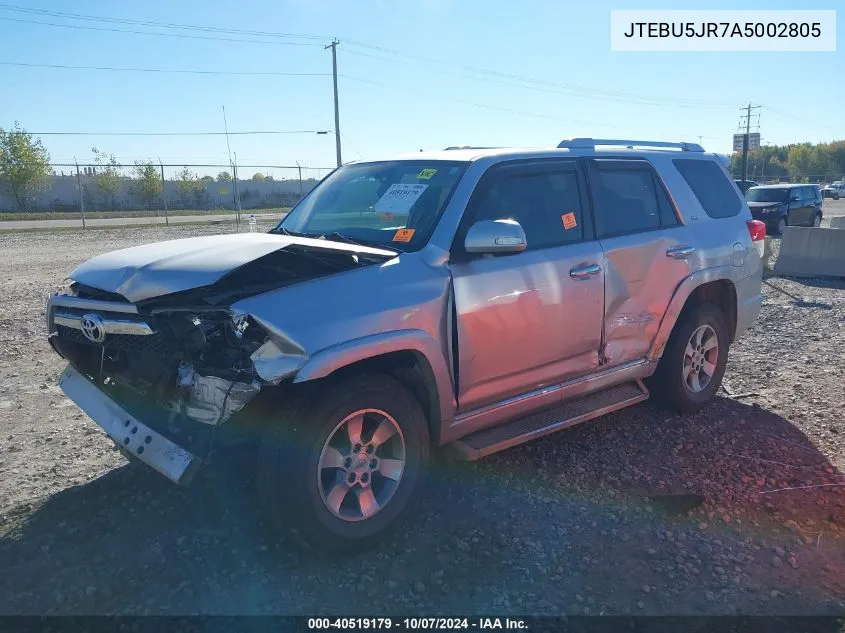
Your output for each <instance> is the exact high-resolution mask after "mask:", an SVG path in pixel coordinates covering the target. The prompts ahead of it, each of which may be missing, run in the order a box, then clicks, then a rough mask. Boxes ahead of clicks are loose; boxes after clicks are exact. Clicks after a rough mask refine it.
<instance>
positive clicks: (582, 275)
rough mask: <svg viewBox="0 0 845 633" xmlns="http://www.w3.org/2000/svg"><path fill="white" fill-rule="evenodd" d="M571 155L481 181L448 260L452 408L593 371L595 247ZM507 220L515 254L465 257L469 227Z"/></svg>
mask: <svg viewBox="0 0 845 633" xmlns="http://www.w3.org/2000/svg"><path fill="white" fill-rule="evenodd" d="M586 200H587V198H586V191H585V181H584V179H583V176H582V175H581V174H580V173H579V168H578V165H577V164H576V162H575V161H571V160H557V159H551V160H540V161H534V162H531V163H524V162H521V163H516V164H514V163H509V164H504V165H500V166H495V167H493V168H491V169H490V170H489V171H488V172H487V174H485V176H484V177H483V178H482V180H481V182H480V183H479V186H478V188H477V189H476V193H475V194H474V195H473V198H472V200H471V201H470V203H469V206H468V208H467V210H466V212H465V217H464V219H463V221H462V224H461V228H460V229H459V231H458V235H457V237H456V240H455V247H454V248H453V253H452V258H451V263H450V268H451V272H452V277H453V283H454V293H455V309H456V314H457V349H458V367H457V382H458V407H459V410H461V411H467V410H471V409H475V408H478V407H481V406H484V405H487V404H491V403H494V402H497V401H501V400H503V399H506V398H509V397H512V396H516V395H519V394H523V393H526V392H529V391H532V390H535V389H541V388H543V387H545V386H549V385H553V384H556V383H558V382H561V381H563V380H566V379H568V378H572V377H575V376H579V375H583V374H586V373H589V372H591V371H593V370H595V369H596V368H597V367H598V365H599V361H598V350H599V345H600V342H601V321H602V300H603V290H604V288H603V285H604V281H603V275H602V271H601V268H600V264H601V246H600V245H599V243H598V242H596V241H595V239H594V237H593V231H592V226H591V221H590V215H589V213H588V212H586V209H587V204H586ZM505 218H510V219H513V220H516V221H517V222H519V223H520V224H521V225H522V227H523V230H524V231H525V234H526V238H527V244H528V245H527V249H526V250H525V251H524V252H522V253H518V254H511V255H500V256H490V255H487V256H476V257H471V256H469V255H468V254H466V253H465V252H464V251H463V239H464V237H465V235H466V231H467V230H468V228H469V226H470V225H471V224H472V223H473V222H475V221H479V220H491V219H493V220H495V219H505Z"/></svg>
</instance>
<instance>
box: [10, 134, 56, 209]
mask: <svg viewBox="0 0 845 633" xmlns="http://www.w3.org/2000/svg"><path fill="white" fill-rule="evenodd" d="M51 174H52V170H51V169H50V154H49V153H48V152H47V149H46V148H45V147H44V146H43V145H42V144H41V139H37V138H35V139H34V138H33V137H32V134H29V133H28V132H27V131H26V130H24V129H23V128H22V127H21V124H20V123H17V122H16V123H15V126H14V127H13V128H12V129H11V130H9V131H6V130H4V129H3V128H0V189H2V190H3V191H5V192H6V193H7V194H8V195H9V196H11V197H12V199H13V200H14V201H15V207H16V208H17V210H18V211H23V210H25V208H26V206H27V204H28V203H29V202H30V200H31V198H32V196H33V195H34V194H36V193H37V192H39V191H41V190H43V189H44V188H46V187H47V183H48V182H49V178H50V175H51Z"/></svg>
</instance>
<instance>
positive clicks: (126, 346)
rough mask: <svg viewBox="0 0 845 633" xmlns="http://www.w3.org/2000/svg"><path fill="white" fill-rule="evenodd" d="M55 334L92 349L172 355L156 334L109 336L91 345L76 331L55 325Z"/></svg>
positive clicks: (161, 335) (166, 342) (171, 349)
mask: <svg viewBox="0 0 845 633" xmlns="http://www.w3.org/2000/svg"><path fill="white" fill-rule="evenodd" d="M56 332H57V334H58V336H59V337H60V338H61V339H63V340H66V341H70V342H72V343H81V344H83V345H90V346H92V347H103V346H105V347H106V349H110V350H119V351H124V352H136V353H137V352H146V353H148V354H156V355H158V356H170V355H172V354H173V353H174V351H175V350H174V349H173V346H172V345H171V344H170V342H169V341H168V340H167V338H166V337H165V336H164V335H163V334H161V332H156V333H155V334H150V335H148V336H132V335H128V334H109V335H108V336H106V340H105V341H104V342H103V343H92V342H91V341H89V340H88V339H87V338H85V335H84V334H83V333H82V331H81V330H77V329H74V328H70V327H65V326H64V325H57V326H56Z"/></svg>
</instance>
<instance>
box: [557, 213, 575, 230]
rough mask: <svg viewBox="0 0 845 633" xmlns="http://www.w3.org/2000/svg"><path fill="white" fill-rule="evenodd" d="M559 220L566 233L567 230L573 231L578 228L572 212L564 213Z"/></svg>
mask: <svg viewBox="0 0 845 633" xmlns="http://www.w3.org/2000/svg"><path fill="white" fill-rule="evenodd" d="M560 219H561V220H563V228H564V229H566V230H567V231H568V230H569V229H574V228H575V227H576V226H578V221H577V220H576V219H575V214H574V213H573V212H572V211H570V212H569V213H564V214H563V215H562V216H560Z"/></svg>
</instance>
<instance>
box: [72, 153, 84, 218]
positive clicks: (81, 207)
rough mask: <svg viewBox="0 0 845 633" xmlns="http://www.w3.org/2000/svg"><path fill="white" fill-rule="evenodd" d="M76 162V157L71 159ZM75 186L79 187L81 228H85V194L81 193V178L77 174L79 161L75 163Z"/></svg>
mask: <svg viewBox="0 0 845 633" xmlns="http://www.w3.org/2000/svg"><path fill="white" fill-rule="evenodd" d="M73 160H74V162H76V159H75V158H74V159H73ZM76 186H77V187H78V188H79V210H80V211H81V212H82V230H83V231H84V230H85V196H83V195H82V178H81V177H80V176H79V163H76Z"/></svg>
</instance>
